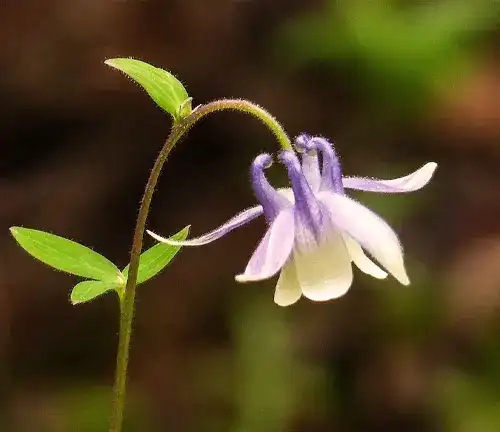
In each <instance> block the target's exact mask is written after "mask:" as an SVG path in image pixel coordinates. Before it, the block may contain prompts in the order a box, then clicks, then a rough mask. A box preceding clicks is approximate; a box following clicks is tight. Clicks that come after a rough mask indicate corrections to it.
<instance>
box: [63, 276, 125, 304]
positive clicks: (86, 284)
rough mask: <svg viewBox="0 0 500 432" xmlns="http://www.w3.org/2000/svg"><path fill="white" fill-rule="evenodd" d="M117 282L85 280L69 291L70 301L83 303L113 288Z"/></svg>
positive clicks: (116, 285)
mask: <svg viewBox="0 0 500 432" xmlns="http://www.w3.org/2000/svg"><path fill="white" fill-rule="evenodd" d="M117 287H118V284H111V283H109V282H103V281H95V280H87V281H83V282H80V283H78V284H76V285H75V286H74V288H73V291H71V303H72V304H74V305H76V304H79V303H85V302H88V301H90V300H93V299H95V298H96V297H98V296H100V295H102V294H104V293H106V292H108V291H111V290H114V289H116V288H117Z"/></svg>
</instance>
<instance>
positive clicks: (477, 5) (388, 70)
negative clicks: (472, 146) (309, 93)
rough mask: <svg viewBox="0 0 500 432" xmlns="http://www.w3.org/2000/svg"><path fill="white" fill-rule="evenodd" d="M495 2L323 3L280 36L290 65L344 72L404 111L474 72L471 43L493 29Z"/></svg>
mask: <svg viewBox="0 0 500 432" xmlns="http://www.w3.org/2000/svg"><path fill="white" fill-rule="evenodd" d="M499 5H500V3H499V2H498V1H497V0H476V1H468V0H447V1H433V2H424V1H396V0H385V1H372V0H328V1H327V3H326V6H325V7H324V9H323V10H319V11H315V12H312V13H310V14H307V15H304V16H302V15H301V16H298V17H297V18H295V19H294V20H292V21H291V22H289V23H288V25H286V26H285V27H284V28H283V29H282V30H281V31H280V34H279V37H278V43H277V51H276V52H277V55H279V57H280V58H282V59H283V60H284V61H285V62H286V63H287V64H288V65H289V66H291V67H293V68H301V67H304V66H306V65H311V64H321V65H323V66H327V67H336V68H340V69H346V70H348V72H349V73H350V74H351V77H352V76H354V77H356V78H355V80H356V81H357V82H358V83H361V84H362V85H363V86H364V90H365V91H369V93H370V94H371V96H372V98H373V99H372V101H376V102H377V103H378V104H379V105H381V104H382V105H386V106H387V107H386V108H388V107H391V106H392V107H394V108H398V109H411V111H412V112H414V109H413V108H414V107H415V105H418V106H420V103H422V102H425V101H427V100H428V98H429V97H430V96H431V95H433V94H434V93H435V92H440V91H443V90H444V91H447V90H450V86H453V83H454V82H456V80H458V79H460V77H463V76H464V75H465V74H466V73H467V71H468V70H469V68H470V67H471V66H473V64H472V62H471V60H472V59H473V57H474V56H475V55H477V47H478V44H477V43H476V42H478V40H480V38H481V37H482V36H483V35H484V32H485V31H486V30H487V29H489V28H491V27H492V25H496V24H498V21H499V19H498V16H499V12H500V8H499Z"/></svg>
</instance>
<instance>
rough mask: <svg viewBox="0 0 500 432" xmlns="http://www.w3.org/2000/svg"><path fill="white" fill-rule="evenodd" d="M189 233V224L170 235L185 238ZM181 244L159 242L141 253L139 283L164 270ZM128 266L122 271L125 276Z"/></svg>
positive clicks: (175, 237)
mask: <svg viewBox="0 0 500 432" xmlns="http://www.w3.org/2000/svg"><path fill="white" fill-rule="evenodd" d="M188 234H189V225H188V226H186V227H185V228H183V229H182V230H181V231H179V232H178V233H177V234H174V235H173V236H172V237H170V238H171V239H172V240H185V239H186V237H187V236H188ZM180 248H181V246H173V245H169V244H166V243H157V244H155V245H154V246H153V247H151V248H149V249H148V250H146V251H145V252H143V253H142V254H141V260H140V262H139V272H138V273H137V284H140V283H143V282H146V281H147V280H149V279H151V278H152V277H153V276H156V275H157V274H158V273H159V272H160V271H161V270H163V269H164V268H165V267H166V266H167V265H168V263H169V262H170V261H171V260H172V258H173V257H174V256H175V255H176V254H177V252H179V249H180ZM128 268H129V266H128V265H127V267H125V268H124V269H123V271H122V273H123V275H124V276H125V278H127V277H128Z"/></svg>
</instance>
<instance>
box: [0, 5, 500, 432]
mask: <svg viewBox="0 0 500 432" xmlns="http://www.w3.org/2000/svg"><path fill="white" fill-rule="evenodd" d="M464 4H465V5H467V2H460V1H457V2H444V1H439V2H438V1H436V2H416V1H415V2H409V1H380V2H370V1H368V0H366V1H361V0H357V1H352V2H347V1H345V0H344V1H333V0H331V1H305V0H293V1H292V0H287V1H285V0H274V1H272V2H271V1H267V2H266V1H259V0H254V1H251V0H248V1H244V0H240V1H237V0H234V1H229V0H210V1H208V0H189V1H186V0H184V1H180V0H171V1H166V0H165V1H160V0H156V1H155V0H150V1H139V0H136V1H133V0H129V1H125V0H99V1H98V0H85V1H83V0H73V1H71V2H68V1H61V0H52V1H45V0H25V1H22V2H21V1H14V0H6V1H4V2H2V4H1V5H0V40H1V44H0V58H1V68H0V100H1V103H2V104H1V108H0V110H1V116H0V119H1V120H0V131H1V143H2V144H1V154H0V166H1V179H0V191H1V197H2V200H1V205H0V227H1V228H2V229H1V230H0V232H2V233H3V234H1V235H0V254H1V261H0V383H1V385H0V429H1V430H4V431H16V432H24V431H30V432H31V431H82V432H93V431H96V432H97V431H105V430H106V424H107V417H108V415H109V404H110V386H111V383H112V374H113V368H114V355H115V349H116V343H117V313H118V310H117V302H116V299H115V298H114V296H113V295H112V294H109V295H107V296H105V297H103V298H102V299H99V301H95V302H93V303H91V304H86V305H81V306H78V307H72V306H71V305H70V304H69V301H68V298H69V293H70V290H71V287H72V286H73V285H74V284H75V283H76V281H77V280H76V278H73V277H70V276H66V275H63V274H61V273H57V272H54V271H52V270H50V269H49V268H47V267H46V266H44V265H43V264H41V263H39V262H36V261H34V260H33V259H32V258H30V257H29V256H28V255H27V254H26V253H24V252H23V251H22V250H21V249H20V248H19V247H17V246H16V244H15V242H14V240H13V239H12V238H11V237H10V235H9V231H8V228H9V227H10V226H12V225H22V226H26V227H33V228H38V229H42V230H47V231H51V232H54V233H57V234H59V235H63V236H66V237H69V238H72V239H75V240H77V241H80V242H82V243H84V244H87V245H91V246H92V247H93V248H94V249H95V250H97V251H99V252H101V253H103V254H104V255H106V256H107V257H109V258H110V259H111V260H113V261H114V262H116V263H117V264H118V265H120V266H124V265H125V264H126V263H127V254H128V251H129V248H130V241H131V236H132V230H133V225H134V218H135V216H136V211H137V208H138V203H139V199H140V196H141V193H142V189H143V186H144V184H145V181H146V179H147V176H148V173H149V170H150V168H151V166H152V164H153V161H154V157H155V155H156V153H157V151H158V150H159V148H160V146H161V144H162V142H163V140H164V138H165V137H166V135H167V134H168V131H169V127H170V120H169V118H168V116H167V115H165V114H164V113H163V112H162V111H161V110H160V109H158V108H157V107H155V105H154V103H152V101H151V100H150V99H149V98H148V97H147V95H146V94H145V93H143V92H142V91H141V90H140V89H139V88H138V86H137V85H135V84H133V83H132V82H130V81H129V80H127V79H126V78H125V77H124V76H122V75H121V74H119V73H118V72H117V71H114V70H112V69H110V68H108V67H106V66H105V65H104V63H103V61H104V60H105V59H106V58H112V57H119V56H127V57H128V56H130V57H135V58H139V59H142V60H144V61H148V62H150V63H152V64H154V65H156V66H160V67H164V68H166V69H169V70H170V71H172V72H173V73H175V74H176V75H177V76H178V77H179V78H180V79H181V80H182V81H183V82H184V84H185V85H186V87H187V89H188V91H189V93H190V95H191V96H193V98H194V103H195V104H198V103H203V102H206V101H209V100H212V99H215V98H220V97H244V98H248V99H250V100H253V101H255V102H257V103H259V104H260V105H262V106H264V107H266V108H267V109H268V110H270V111H271V112H272V113H273V114H274V115H275V116H276V117H277V118H278V119H279V120H280V121H281V122H282V123H283V125H284V127H285V128H286V130H287V131H288V133H289V134H290V135H292V136H294V135H296V134H298V133H300V132H303V131H307V132H309V133H312V134H321V135H324V136H326V137H328V138H330V139H331V140H333V141H335V142H336V145H337V148H338V150H339V152H340V153H341V156H342V159H343V161H344V167H345V171H346V173H348V174H363V175H373V176H385V177H389V178H390V177H398V176H401V175H404V174H406V173H408V172H410V171H412V170H414V169H416V168H418V167H419V166H420V165H421V164H423V163H425V162H426V161H431V160H432V161H436V162H438V164H439V168H438V171H437V173H436V176H435V179H434V180H433V181H432V182H431V184H429V185H428V186H427V187H426V188H425V189H424V190H422V191H420V192H417V193H415V194H411V195H408V196H375V195H373V196H371V195H369V194H359V195H358V198H359V199H360V200H361V201H363V202H364V203H366V204H367V205H369V206H371V207H372V208H373V209H375V210H376V211H378V212H380V214H381V215H383V216H384V217H386V218H387V219H388V220H389V221H390V222H391V223H392V224H393V226H394V227H395V229H396V230H397V232H398V233H399V234H400V236H401V239H402V242H403V244H404V246H405V250H406V256H407V267H408V271H409V274H410V278H411V279H412V282H413V283H412V285H411V286H410V287H403V286H399V285H398V284H397V283H396V282H395V281H393V280H388V281H387V282H385V281H384V282H380V281H376V280H372V279H370V278H369V277H367V276H365V275H362V274H360V273H359V272H357V274H356V279H355V283H354V285H353V287H352V290H351V291H350V292H349V293H348V295H346V296H345V297H343V298H341V299H339V300H336V301H332V302H328V303H324V304H313V303H311V302H309V301H306V300H303V301H301V302H299V303H298V304H297V305H295V306H293V307H291V308H288V309H286V310H284V309H281V308H279V307H277V306H275V305H274V304H273V303H272V296H273V283H274V281H269V282H267V283H262V284H250V285H238V284H236V283H235V282H234V280H233V277H234V275H235V274H237V273H238V272H239V271H241V270H242V269H243V268H244V266H245V263H246V260H247V259H248V258H249V256H250V254H251V251H252V250H253V248H254V247H255V245H256V243H257V241H258V239H259V236H261V235H262V232H263V229H264V225H263V223H262V221H259V222H254V223H252V224H251V225H250V226H248V227H246V228H243V229H240V230H238V231H236V232H234V233H232V234H231V235H230V236H228V237H227V238H225V239H223V240H220V241H218V242H216V243H214V244H213V245H209V246H206V247H203V248H200V249H188V250H184V251H182V253H181V254H180V255H179V257H178V259H176V261H175V263H173V265H171V267H169V268H168V269H167V270H166V271H165V272H164V273H162V274H161V275H160V276H158V277H157V278H155V279H154V280H153V281H152V282H151V283H149V284H148V285H147V286H144V287H141V289H140V292H139V300H138V307H137V319H136V326H135V333H134V342H133V352H132V359H131V375H130V384H131V386H130V409H129V411H128V424H127V427H128V429H127V430H129V431H226V430H231V431H252V432H253V431H255V432H266V431H273V432H274V431H280V430H282V431H330V430H337V431H343V432H344V431H345V432H349V431H379V430H380V431H386V432H387V431H441V430H443V431H453V432H456V431H459V432H460V431H463V432H471V431H481V432H488V431H497V430H499V428H500V366H499V365H500V315H499V309H500V265H499V263H500V201H499V199H498V197H499V193H500V176H499V175H498V165H499V162H500V151H499V148H500V147H499V145H500V144H499V143H500V102H499V101H500V62H499V57H498V48H499V44H498V35H499V31H498V29H499V22H500V20H499V19H497V17H498V16H500V15H499V14H498V11H499V9H498V7H497V2H494V1H478V2H477V3H474V6H473V7H469V6H470V5H471V4H472V3H470V2H469V6H464ZM425 8H428V9H425ZM443 8H444V9H443ZM446 8H448V9H446ZM423 11H424V12H423ZM311 13H312V14H314V15H313V16H312V17H311ZM275 150H277V146H276V143H275V142H274V141H273V138H272V136H271V135H270V134H269V133H268V132H267V131H266V130H265V129H264V128H263V127H262V126H261V125H260V124H259V123H258V122H256V121H255V120H253V119H251V118H248V117H244V116H241V115H238V114H235V113H223V114H217V115H214V116H213V117H209V118H206V119H205V120H203V122H202V123H200V124H199V125H197V126H196V127H195V128H194V129H193V130H192V132H191V133H190V134H189V137H188V138H187V139H185V140H184V141H183V142H182V143H180V144H179V146H178V147H177V148H176V150H175V151H174V152H173V154H172V157H171V158H170V160H169V162H168V164H167V166H166V168H165V171H164V173H163V175H162V178H161V182H160V186H159V188H158V191H157V194H156V196H155V199H154V203H153V208H152V213H151V215H150V219H149V224H148V226H149V227H150V228H151V229H154V230H156V231H158V232H161V233H164V234H169V233H173V232H175V231H176V230H178V229H180V228H181V227H182V226H184V225H186V224H192V233H193V234H200V233H202V232H204V231H206V230H208V229H211V228H213V227H215V226H217V225H218V224H220V223H221V222H223V221H224V220H226V219H228V218H229V217H230V216H232V215H233V214H234V213H236V212H237V211H239V210H240V209H242V208H244V207H246V206H250V205H252V204H253V202H254V198H253V197H252V192H251V188H250V186H249V182H248V167H249V164H250V162H251V160H252V158H253V157H254V156H255V155H256V154H257V153H258V152H262V151H271V152H272V151H275ZM271 177H272V178H273V179H274V181H275V182H276V184H280V183H281V184H284V183H283V182H284V181H285V178H284V176H283V173H282V172H281V171H280V170H279V169H278V168H276V169H275V170H272V172H271ZM147 241H148V244H150V243H151V242H150V240H149V239H148V240H147Z"/></svg>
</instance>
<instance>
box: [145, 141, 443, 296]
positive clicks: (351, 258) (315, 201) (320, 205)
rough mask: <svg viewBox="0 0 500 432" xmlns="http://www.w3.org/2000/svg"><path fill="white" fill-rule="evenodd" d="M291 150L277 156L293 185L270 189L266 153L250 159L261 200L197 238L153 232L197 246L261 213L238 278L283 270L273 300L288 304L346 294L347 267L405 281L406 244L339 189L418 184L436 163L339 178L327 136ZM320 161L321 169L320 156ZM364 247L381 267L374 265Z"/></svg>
mask: <svg viewBox="0 0 500 432" xmlns="http://www.w3.org/2000/svg"><path fill="white" fill-rule="evenodd" d="M295 147H296V148H297V150H298V151H299V152H300V153H301V158H302V163H301V162H300V161H299V158H298V156H297V154H296V153H294V152H293V151H287V150H285V151H282V152H281V153H280V155H279V160H280V161H281V162H282V163H283V164H284V166H285V168H286V170H287V172H288V177H289V179H290V184H291V187H290V188H284V189H275V188H274V187H273V186H271V185H270V184H269V182H268V180H267V178H266V176H265V173H264V170H265V169H266V168H268V167H269V166H270V165H271V163H272V157H271V156H270V155H268V154H261V155H259V156H257V157H256V158H255V160H254V162H253V163H252V168H251V177H252V186H253V189H254V191H255V195H256V197H257V200H258V201H259V202H260V205H258V206H255V207H251V208H249V209H247V210H244V211H243V212H241V213H239V214H238V215H236V216H235V217H233V218H232V219H231V220H229V221H228V222H226V223H225V224H223V225H222V226H220V227H219V228H217V229H215V230H213V231H211V232H209V233H207V234H205V235H202V236H201V237H198V238H194V239H190V240H185V241H180V242H179V241H173V240H169V239H166V238H163V237H160V236H159V235H157V234H154V233H152V232H150V231H148V233H149V234H150V235H152V236H153V237H154V238H155V239H157V240H158V241H160V242H164V243H169V244H175V245H182V246H201V245H205V244H207V243H211V242H212V241H214V240H217V239H219V238H221V237H223V236H224V235H226V234H227V233H229V232H230V231H232V230H233V229H235V228H238V227H240V226H242V225H244V224H246V223H248V222H250V221H251V220H253V219H255V218H256V217H257V216H260V215H261V214H264V217H265V218H266V221H267V224H268V229H267V231H266V234H265V235H264V238H263V239H262V240H261V242H260V244H259V245H258V247H257V249H256V250H255V252H254V253H253V255H252V257H251V258H250V261H249V262H248V264H247V266H246V268H245V271H244V272H243V273H242V274H240V275H237V276H236V280H237V281H238V282H250V281H260V280H264V279H268V278H271V277H273V276H274V275H276V274H277V273H280V276H279V279H278V283H277V285H276V291H275V295H274V300H275V302H276V303H277V304H278V305H281V306H288V305H291V304H293V303H295V302H296V301H297V300H298V299H299V298H300V297H301V296H302V295H304V296H305V297H307V298H309V299H311V300H315V301H324V300H330V299H334V298H337V297H340V296H342V295H344V294H345V293H346V292H347V290H348V289H349V288H350V286H351V284H352V278H353V273H352V265H351V263H354V264H355V265H356V266H357V267H358V268H359V269H360V270H361V271H363V272H364V273H367V274H369V275H371V276H373V277H375V278H378V279H382V278H385V277H386V276H387V272H388V273H390V274H391V275H392V276H393V277H395V278H396V279H397V280H398V281H399V282H400V283H401V284H403V285H408V284H409V283H410V281H409V279H408V276H407V274H406V270H405V266H404V260H403V250H402V247H401V244H400V242H399V240H398V237H397V235H396V234H395V233H394V231H393V230H392V229H391V227H390V226H389V225H388V224H387V223H386V222H385V221H384V220H383V219H381V218H380V217H379V216H377V215H376V214H375V213H373V212H372V211H370V210H369V209H367V208H366V207H364V206H363V205H361V204H360V203H358V202H357V201H355V200H353V199H351V198H349V197H347V196H346V195H345V193H344V188H348V189H358V190H362V191H369V192H380V193H404V192H412V191H415V190H418V189H420V188H422V187H423V186H425V185H426V184H427V183H428V182H429V180H430V179H431V177H432V175H433V173H434V170H435V169H436V167H437V164H436V163H434V162H429V163H427V164H425V165H424V166H422V167H421V168H420V169H418V170H417V171H415V172H414V173H412V174H409V175H407V176H405V177H401V178H398V179H394V180H377V179H370V178H361V177H342V171H341V165H340V161H339V159H338V157H337V154H336V152H335V150H334V148H333V147H332V145H331V144H330V143H329V142H328V141H327V140H326V139H324V138H320V137H309V136H307V135H300V136H299V137H298V138H297V139H296V141H295ZM318 156H321V159H322V163H321V168H320V163H319V157H318ZM364 251H367V252H368V253H369V255H370V256H371V257H373V258H374V259H375V260H377V261H378V263H379V264H380V265H381V266H382V267H383V268H384V269H382V268H380V267H379V266H378V265H377V264H375V263H374V262H373V261H372V260H371V259H370V258H369V257H368V256H367V255H366V254H365V252H364Z"/></svg>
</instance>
